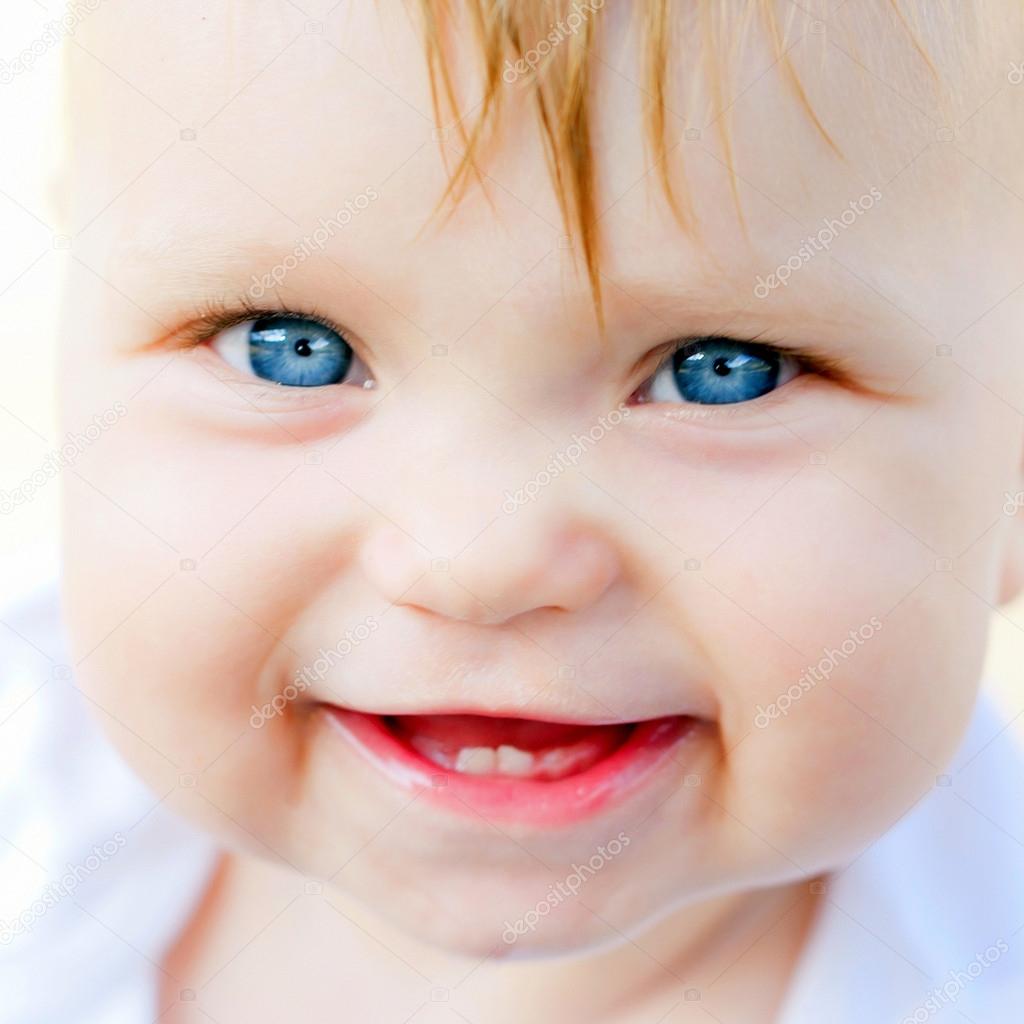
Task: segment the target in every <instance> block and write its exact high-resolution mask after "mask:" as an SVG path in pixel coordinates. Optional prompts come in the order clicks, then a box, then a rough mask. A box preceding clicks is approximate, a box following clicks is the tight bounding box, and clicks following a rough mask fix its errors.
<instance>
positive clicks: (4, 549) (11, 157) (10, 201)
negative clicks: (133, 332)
mask: <svg viewBox="0 0 1024 1024" xmlns="http://www.w3.org/2000/svg"><path fill="white" fill-rule="evenodd" d="M101 2H102V0H76V3H77V4H78V6H79V7H82V8H87V9H88V8H94V7H96V6H98V5H99V3H101ZM64 13H65V4H64V0H7V3H5V5H4V31H3V35H2V39H0V124H2V125H3V128H4V131H3V135H2V138H3V143H4V144H3V146H0V239H2V244H0V346H2V351H3V360H2V362H0V366H2V368H3V372H2V373H0V569H2V571H0V600H4V599H6V598H7V597H8V595H9V594H12V593H16V592H17V590H18V588H19V587H20V586H22V585H23V581H24V580H25V579H27V578H29V577H30V575H31V573H32V570H33V568H34V567H36V566H38V565H39V564H40V563H41V561H42V560H43V559H46V558H47V557H48V556H49V552H51V551H52V549H53V542H54V538H55V533H56V528H57V505H58V495H59V486H60V480H59V476H58V478H57V479H53V480H48V481H47V482H46V484H45V485H44V486H42V487H41V488H40V490H39V491H38V493H37V494H36V495H35V497H34V498H33V500H32V501H31V502H30V503H29V504H27V505H22V506H20V507H17V508H14V509H9V508H8V505H7V503H5V501H4V496H5V494H6V493H7V492H9V491H11V490H13V489H14V488H15V487H16V486H18V485H19V484H20V483H21V481H23V480H25V479H26V478H27V477H30V476H31V475H32V474H33V473H34V472H36V471H37V470H39V469H40V468H41V467H42V466H43V465H44V461H45V459H46V457H47V455H48V454H49V453H50V452H52V451H54V450H55V449H58V448H59V447H60V444H61V435H60V434H59V433H58V429H57V425H56V422H55V415H54V393H53V383H52V381H53V375H54V367H55V358H56V355H55V349H54V337H55V334H56V330H57V313H58V295H59V287H60V280H61V274H62V270H63V267H64V265H65V263H66V261H67V260H69V259H71V258H72V256H71V250H70V248H69V246H70V243H71V240H70V239H68V238H66V237H64V236H63V235H62V234H61V228H60V225H59V224H58V221H57V215H56V209H55V204H54V203H53V201H52V182H53V175H54V172H55V169H56V168H57V167H58V166H59V161H60V156H61V153H60V117H59V114H60V112H59V76H60V67H61V47H62V45H63V43H62V36H63V35H64V32H63V31H62V30H61V28H60V21H59V20H60V18H61V17H62V16H63V15H64ZM25 52H28V53H31V55H32V59H31V62H29V61H27V60H21V59H20V58H21V56H22V55H23V54H24V53H25ZM69 329H70V330H72V331H73V330H74V325H71V326H70V328H69ZM1017 514H1019V515H1024V509H1020V510H1019V511H1018V513H1017ZM987 678H988V680H989V686H990V687H991V689H992V690H993V692H994V694H995V695H996V697H997V699H998V700H999V701H1000V703H1002V704H1003V705H1004V706H1005V707H1006V709H1007V710H1008V712H1009V714H1010V717H1011V718H1013V717H1014V716H1017V717H1015V719H1014V723H1013V728H1014V729H1015V730H1017V732H1018V734H1019V735H1021V736H1022V737H1024V601H1018V602H1017V603H1016V604H1015V605H1013V606H1012V607H1009V608H1006V609H1003V610H1000V611H998V612H997V613H995V614H994V615H993V620H992V643H991V646H990V652H989V659H988V666H987Z"/></svg>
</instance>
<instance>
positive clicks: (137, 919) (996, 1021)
mask: <svg viewBox="0 0 1024 1024" xmlns="http://www.w3.org/2000/svg"><path fill="white" fill-rule="evenodd" d="M66 659H67V656H66V654H65V653H64V651H63V647H62V643H61V629H60V623H59V613H58V605H57V598H56V588H55V585H54V583H53V582H52V581H51V582H50V583H48V584H47V585H46V586H44V587H43V588H41V589H40V590H39V591H38V592H37V593H36V594H34V595H32V596H31V597H30V598H29V599H28V600H24V599H23V600H21V601H19V602H18V605H17V607H16V608H7V609H6V610H4V609H0V1024H151V1022H152V1021H154V1020H155V1018H156V995H157V983H158V982H157V978H158V974H157V965H159V964H160V962H161V960H162V957H163V955H164V953H165V951H166V950H167V948H168V946H169V945H170V944H171V943H172V942H173V940H174V938H175V937H176V936H177V935H178V933H179V931H180V929H181V928H182V926H183V924H184V922H185V921H186V920H187V919H188V917H189V915H190V914H191V913H192V911H193V910H194V909H195V906H196V903H197V900H198V899H199V897H200V895H201V892H202V890H203V887H204V885H205V883H206V881H207V880H208V878H209V875H210V872H211V870H212V867H213V864H214V861H215V856H216V854H215V850H214V847H213V846H212V845H211V843H210V842H208V841H207V840H206V839H204V838H202V837H200V836H197V835H196V834H195V833H194V832H193V831H191V829H190V828H189V827H187V826H186V825H184V824H183V823H182V822H180V821H178V820H177V819H175V818H173V817H172V816H171V815H170V814H169V813H167V812H166V810H165V809H164V807H163V806H162V805H161V803H160V799H159V796H156V795H153V794H151V793H149V792H148V791H147V790H146V789H144V788H143V787H142V785H141V784H140V783H138V782H136V781H135V779H134V778H133V776H132V775H131V773H130V772H129V770H128V769H127V767H126V766H125V765H124V764H123V763H122V762H121V761H120V759H119V758H118V756H117V755H116V754H115V753H114V752H113V751H112V750H111V748H110V747H109V745H108V744H107V742H106V741H105V740H104V739H103V737H102V736H101V735H100V733H99V731H98V729H97V727H96V726H95V725H94V724H93V723H92V719H91V717H90V716H89V714H88V701H87V700H86V699H85V698H84V697H83V695H82V694H81V693H79V692H78V691H77V690H76V689H75V686H74V682H73V680H72V679H71V678H70V670H69V669H68V667H67V664H66ZM946 783H949V784H946ZM117 836H121V837H123V843H121V842H120V841H119V840H118V839H117ZM104 843H107V844H108V847H107V849H108V850H109V849H112V848H111V847H110V845H109V844H111V843H113V844H114V847H113V852H112V853H110V854H109V856H108V855H106V854H105V857H106V859H105V860H102V861H98V859H97V858H96V855H95V854H93V852H92V851H93V848H94V846H98V847H100V849H101V851H102V850H103V845H104ZM1022 844H1024V758H1022V756H1021V754H1020V752H1019V751H1018V750H1017V749H1016V747H1015V746H1014V743H1013V742H1012V738H1011V732H1010V731H1009V730H1006V729H1005V723H1004V722H1003V721H1001V720H1000V718H999V717H998V716H997V715H996V714H995V713H994V711H993V710H992V708H991V707H989V706H988V705H987V704H985V703H982V704H981V705H980V706H979V710H978V713H977V714H976V716H975V719H974V721H973V723H972V725H971V729H970V731H969V734H968V736H967V738H966V740H965V742H964V744H963V746H962V748H961V750H960V752H959V753H958V754H957V757H956V759H955V760H954V763H953V764H952V765H951V766H949V767H948V768H947V769H946V770H945V772H944V774H943V776H942V778H941V780H940V781H939V782H937V785H936V787H935V789H934V790H933V791H932V792H931V793H929V795H928V796H927V797H925V798H924V799H923V800H922V801H921V802H920V803H919V804H918V805H917V806H916V807H915V808H914V809H913V810H912V811H910V812H909V813H908V814H907V815H906V816H905V817H904V818H903V819H902V820H901V821H900V822H899V823H898V824H897V825H896V826H895V827H894V828H893V829H892V830H891V831H890V832H888V833H887V834H886V835H885V836H883V837H882V838H881V839H879V840H878V841H876V842H875V843H873V844H872V845H871V846H870V847H868V848H867V849H866V850H865V851H864V852H863V853H862V855H861V856H860V857H859V858H858V859H857V860H856V861H855V862H854V863H853V864H852V865H851V866H850V867H849V868H847V869H846V870H845V871H843V872H840V873H839V874H838V875H837V876H835V877H834V878H833V879H831V880H830V882H829V884H828V887H827V892H826V895H825V898H824V904H823V911H822V914H821V916H820V918H819V920H818V922H817V924H816V926H815V929H814V931H813V933H812V935H811V939H810V942H809V945H808V948H807V950H806V952H805V954H804V956H803V958H802V960H801V962H800V964H799V966H798V969H797V972H796V975H795V977H794V981H793V985H792V987H791V991H790V993H789V996H788V998H787V1000H786V1003H785V1006H784V1009H783V1012H782V1016H781V1018H780V1021H779V1024H821V1022H823V1021H827V1022H828V1024H904V1022H905V1021H915V1022H918V1021H921V1022H923V1021H934V1022H937V1024H945V1022H954V1021H955V1022H957V1024H964V1022H966V1024H1020V1021H1021V1020H1024V845H1022ZM90 856H92V857H93V860H92V861H90V859H89V858H90ZM69 868H70V869H71V870H73V871H74V870H76V869H77V872H78V877H77V878H76V879H75V882H74V884H73V886H72V885H71V884H66V885H65V891H64V892H63V893H61V891H60V890H52V889H51V890H49V892H50V896H51V901H50V903H48V904H39V903H36V904H35V909H33V904H34V902H35V901H37V900H39V899H41V898H42V897H44V896H45V894H46V892H47V886H48V885H50V884H52V883H54V882H60V880H61V878H62V876H64V877H65V879H66V878H67V876H66V873H67V872H68V870H69ZM66 890H71V891H66ZM55 892H56V893H57V897H56V898H54V893H55ZM40 908H42V912H41V913H40V912H39V910H40ZM26 912H27V915H28V917H27V921H28V927H27V929H26V930H24V931H22V932H14V931H13V930H12V928H13V927H14V926H13V925H12V922H15V921H17V920H18V919H19V916H20V915H23V914H25V913H26ZM986 951H987V952H986ZM979 956H980V957H981V959H979ZM943 986H945V989H944V990H943ZM929 1000H930V1001H929Z"/></svg>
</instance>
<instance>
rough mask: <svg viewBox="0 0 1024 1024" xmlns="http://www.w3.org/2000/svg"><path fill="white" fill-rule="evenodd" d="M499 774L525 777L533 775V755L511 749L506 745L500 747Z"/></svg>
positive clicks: (526, 751) (514, 748)
mask: <svg viewBox="0 0 1024 1024" xmlns="http://www.w3.org/2000/svg"><path fill="white" fill-rule="evenodd" d="M498 773H499V774H500V775H515V776H519V777H525V776H527V775H532V774H533V754H531V753H530V752H529V751H528V750H520V749H519V748H518V747H510V746H507V745H505V744H502V746H500V747H498Z"/></svg>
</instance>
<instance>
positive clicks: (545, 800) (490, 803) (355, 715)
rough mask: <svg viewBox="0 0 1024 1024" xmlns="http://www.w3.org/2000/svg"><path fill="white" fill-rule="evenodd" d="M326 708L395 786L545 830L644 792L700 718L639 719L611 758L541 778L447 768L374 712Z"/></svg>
mask: <svg viewBox="0 0 1024 1024" xmlns="http://www.w3.org/2000/svg"><path fill="white" fill-rule="evenodd" d="M323 707H324V710H325V711H326V712H327V714H328V717H329V720H330V721H331V722H332V723H333V724H334V725H335V726H336V727H337V728H338V729H339V730H340V731H341V732H342V733H343V734H344V736H345V738H346V739H347V740H348V741H349V742H350V743H351V744H352V745H353V746H355V747H356V748H357V749H358V750H359V751H360V752H361V753H362V754H363V756H364V757H365V758H366V759H367V760H368V761H369V762H370V763H371V764H373V765H374V766H375V767H376V768H377V769H378V770H379V771H380V772H381V773H382V774H383V775H385V776H386V777H387V778H389V779H391V781H392V782H394V783H396V784H397V785H398V786H399V787H401V788H403V789H405V790H407V791H410V792H415V793H417V794H422V795H424V796H426V797H427V798H428V799H430V800H431V801H432V802H434V803H436V804H439V805H441V806H444V807H446V808H449V809H451V810H453V811H457V812H462V813H464V814H469V815H474V816H477V815H479V816H482V817H484V818H487V819H493V820H502V821H515V822H522V823H524V824H544V825H569V824H573V823H575V822H579V821H582V820H584V819H587V818H591V817H595V816H596V815H598V814H600V813H601V812H602V811H605V810H608V809H609V808H611V807H613V806H616V805H619V804H621V803H623V802H624V801H625V800H627V799H628V798H629V797H631V796H633V795H635V794H637V793H638V792H639V791H640V790H642V789H646V788H647V787H648V786H649V785H652V784H653V783H654V780H655V779H656V778H660V777H661V776H662V775H664V774H665V773H666V772H667V771H670V770H671V768H672V764H671V762H672V761H673V755H674V754H675V753H676V751H677V749H678V748H679V747H680V745H681V744H682V743H683V742H684V741H685V740H686V739H687V738H688V737H689V736H691V735H692V734H693V732H694V731H695V729H696V726H697V725H698V719H695V718H688V717H684V716H677V717H673V718H659V719H654V720H651V721H646V722H638V723H637V724H636V725H635V726H634V727H633V729H632V731H631V732H630V734H629V736H628V737H627V738H626V740H625V742H624V743H622V745H621V746H619V747H618V748H616V749H615V751H614V752H613V753H611V754H610V755H609V756H608V757H605V758H603V759H602V760H600V761H598V762H597V763H596V764H594V765H592V766H591V767H589V768H587V769H586V770H585V771H582V772H579V773H577V774H575V775H569V776H566V777H565V778H561V779H557V780H553V781H545V780H539V779H520V778H507V777H506V778H501V777H496V776H493V775H491V776H481V775H467V774H462V773H460V772H455V771H451V770H446V769H445V768H442V767H441V766H439V765H436V764H434V763H433V762H432V761H429V760H428V759H427V758H425V757H423V756H422V755H421V754H419V753H417V752H416V751H415V750H413V749H412V747H410V746H408V745H406V744H405V743H403V742H401V741H400V740H399V739H398V737H396V736H395V735H394V733H392V732H391V731H390V730H389V729H388V728H387V727H386V726H385V725H384V722H383V721H382V719H381V718H380V717H379V716H378V715H370V714H363V713H361V712H357V711H349V710H347V709H345V708H339V707H337V706H335V705H323Z"/></svg>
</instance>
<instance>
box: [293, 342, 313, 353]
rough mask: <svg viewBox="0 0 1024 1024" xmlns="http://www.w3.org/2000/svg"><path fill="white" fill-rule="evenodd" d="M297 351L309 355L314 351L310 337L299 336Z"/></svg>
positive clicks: (296, 343) (296, 344) (296, 345)
mask: <svg viewBox="0 0 1024 1024" xmlns="http://www.w3.org/2000/svg"><path fill="white" fill-rule="evenodd" d="M295 351H296V353H297V354H298V355H300V356H308V355H309V354H310V353H311V352H312V351H313V349H312V347H311V346H310V344H309V339H308V338H299V340H298V341H297V342H295Z"/></svg>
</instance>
